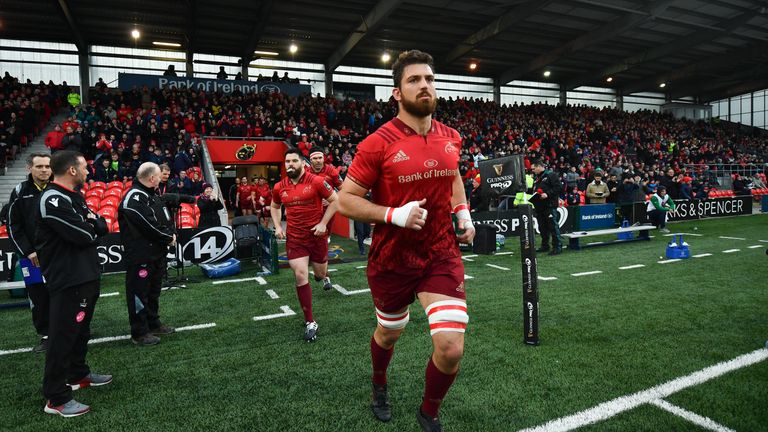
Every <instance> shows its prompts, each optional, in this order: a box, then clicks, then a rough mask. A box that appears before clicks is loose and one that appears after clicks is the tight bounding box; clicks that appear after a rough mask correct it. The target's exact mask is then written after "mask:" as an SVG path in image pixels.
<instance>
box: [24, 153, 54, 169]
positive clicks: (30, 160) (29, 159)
mask: <svg viewBox="0 0 768 432" xmlns="http://www.w3.org/2000/svg"><path fill="white" fill-rule="evenodd" d="M36 157H44V158H48V159H50V158H51V154H50V153H30V154H29V155H27V167H31V166H32V163H33V161H34V160H35V158H36Z"/></svg>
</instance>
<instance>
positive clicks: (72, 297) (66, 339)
mask: <svg viewBox="0 0 768 432" xmlns="http://www.w3.org/2000/svg"><path fill="white" fill-rule="evenodd" d="M99 285H100V282H99V281H98V280H95V281H92V282H87V283H84V284H81V285H77V286H74V287H70V288H66V289H64V290H55V291H53V292H51V305H50V306H51V315H50V329H49V332H48V350H47V351H46V353H45V374H44V376H43V395H44V396H45V398H46V399H48V400H50V401H51V404H52V405H54V406H55V405H62V404H65V403H67V402H69V401H70V400H71V399H72V389H71V388H70V387H69V386H67V383H73V382H77V381H79V380H80V379H82V378H84V377H85V376H86V375H88V374H89V373H90V372H91V371H90V369H89V368H88V365H87V364H86V363H85V355H86V353H88V340H89V339H90V338H91V319H92V318H93V311H94V309H95V308H96V300H98V299H99Z"/></svg>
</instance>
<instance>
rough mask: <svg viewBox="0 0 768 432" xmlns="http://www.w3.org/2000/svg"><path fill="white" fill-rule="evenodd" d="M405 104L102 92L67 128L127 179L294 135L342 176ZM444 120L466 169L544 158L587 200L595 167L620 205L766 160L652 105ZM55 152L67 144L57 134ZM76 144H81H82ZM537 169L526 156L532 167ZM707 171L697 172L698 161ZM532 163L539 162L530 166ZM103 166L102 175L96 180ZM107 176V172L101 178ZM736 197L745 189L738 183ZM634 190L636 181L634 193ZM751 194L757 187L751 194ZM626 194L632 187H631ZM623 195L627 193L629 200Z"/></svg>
mask: <svg viewBox="0 0 768 432" xmlns="http://www.w3.org/2000/svg"><path fill="white" fill-rule="evenodd" d="M396 110H397V108H396V104H395V103H394V102H393V101H392V100H390V101H387V102H374V101H362V102H361V101H341V100H336V99H333V98H323V97H319V96H317V97H316V96H311V95H304V96H299V97H291V96H287V95H284V94H280V93H258V94H243V93H239V92H235V93H232V94H229V95H225V94H221V93H205V92H198V91H194V90H186V89H149V88H135V89H133V90H131V91H127V92H121V91H119V90H114V89H109V88H107V87H106V86H99V87H97V88H96V91H95V93H94V94H93V97H92V98H91V103H90V105H88V106H83V107H77V108H75V109H74V111H73V113H72V116H71V117H70V118H69V119H68V120H67V122H65V124H64V125H62V127H63V128H64V129H65V131H64V133H66V128H68V127H72V130H73V132H74V133H75V136H79V139H80V140H81V141H82V143H81V144H80V149H81V151H82V152H83V153H84V154H85V155H86V157H88V158H89V159H94V160H97V163H96V164H95V166H96V167H99V164H98V159H100V158H104V157H107V158H110V159H111V160H112V161H113V163H112V164H111V167H112V168H114V171H115V172H114V173H112V172H111V171H110V172H109V173H108V174H107V175H111V176H114V177H116V178H117V179H122V178H125V177H127V178H131V177H133V176H134V175H135V169H136V167H137V166H138V164H140V163H141V162H143V161H153V162H156V163H167V164H169V165H170V166H171V167H172V174H173V176H178V173H179V172H180V171H186V170H188V169H189V168H190V167H192V166H195V165H196V164H197V162H198V158H199V156H198V155H199V153H198V151H199V144H200V141H199V137H200V136H202V135H211V136H242V137H267V136H272V137H276V138H280V139H286V140H288V141H289V142H291V143H292V144H294V145H296V146H297V147H298V148H299V149H300V150H301V151H302V153H303V154H304V155H305V156H307V157H308V156H309V150H310V149H311V148H312V147H315V146H320V147H323V148H325V149H326V152H327V154H326V156H325V161H326V163H329V164H332V165H334V166H335V167H337V168H338V171H339V174H340V175H341V176H342V177H344V176H345V173H346V168H347V167H348V166H349V165H350V164H351V162H352V159H353V157H354V155H355V148H356V145H357V144H358V143H359V142H360V141H361V140H362V139H363V138H365V137H366V136H368V135H369V134H370V133H372V132H373V131H375V130H376V129H377V128H378V127H379V126H380V125H381V124H383V123H385V122H386V121H388V120H389V119H391V118H393V117H394V115H395V114H396ZM436 119H437V120H439V121H441V122H443V123H445V124H446V125H449V126H451V127H453V128H456V129H457V130H458V131H459V132H460V133H461V135H462V137H463V140H464V145H463V147H462V157H461V160H462V165H461V172H462V174H463V175H464V177H465V179H466V180H467V181H468V182H471V180H472V179H473V178H474V177H475V176H476V174H477V172H476V171H475V169H474V162H476V161H477V160H481V159H483V158H493V157H497V156H503V155H506V154H512V153H523V154H526V155H527V158H526V161H530V160H533V159H536V158H541V159H543V160H544V161H545V162H546V163H547V164H548V165H549V166H550V167H552V168H553V169H554V170H556V171H557V172H559V173H560V174H561V176H562V180H563V184H565V185H567V189H566V190H564V191H563V194H562V198H563V199H567V192H573V190H574V188H576V190H577V191H580V192H581V193H582V195H583V194H584V192H585V191H586V190H587V186H588V185H589V184H590V183H591V181H592V179H593V178H594V174H595V173H596V172H600V171H603V172H604V173H605V174H604V175H603V182H605V183H606V184H607V186H608V188H609V191H610V192H611V193H610V194H609V195H608V196H607V197H606V199H607V201H608V202H618V200H619V199H620V198H619V196H620V193H619V191H620V189H621V188H620V186H621V185H622V184H623V183H632V184H635V185H637V186H638V189H639V190H640V192H637V193H636V194H635V195H636V198H638V199H639V198H640V196H643V197H644V196H645V195H647V194H650V193H652V192H653V191H654V189H655V186H656V185H659V184H664V185H665V186H667V188H668V190H669V191H670V195H672V196H673V197H674V198H687V197H696V196H706V194H707V193H708V191H709V188H710V187H717V186H718V185H717V184H716V180H715V178H714V176H712V175H711V174H710V173H709V167H713V168H714V166H716V165H717V166H722V165H728V164H730V165H736V166H739V165H740V166H746V165H748V164H763V163H765V155H766V154H768V139H767V138H766V136H765V135H764V134H763V135H755V134H752V133H746V132H743V131H742V130H741V129H739V128H738V126H732V125H729V124H720V123H719V122H718V121H716V120H715V121H713V122H701V121H699V122H693V121H689V120H681V119H675V118H674V117H672V116H671V115H664V114H660V113H657V112H653V111H649V110H646V111H638V112H634V113H629V112H624V111H619V110H617V109H612V108H602V109H601V108H594V107H588V106H574V105H567V106H555V105H549V104H530V105H518V104H513V105H498V104H494V103H492V102H487V101H482V100H477V99H451V98H448V99H441V100H440V101H439V103H438V108H437V112H436ZM52 141H53V145H52V146H51V147H52V148H54V149H55V148H56V147H55V145H56V143H58V146H59V147H62V146H65V144H63V143H62V141H64V142H66V135H65V137H64V138H62V140H61V141H56V140H52ZM75 142H77V139H75ZM526 164H528V162H526ZM694 164H695V165H696V166H697V167H698V168H697V169H691V168H690V166H691V165H694ZM527 168H529V167H527ZM96 171H98V170H96V169H95V170H94V176H96ZM99 175H100V176H103V174H102V173H99ZM734 187H738V188H740V190H737V191H736V192H737V193H738V192H742V193H743V192H744V191H745V190H746V184H745V183H744V182H739V181H734ZM629 189H632V190H634V187H632V188H627V190H629ZM747 193H748V191H747ZM625 195H626V191H625ZM622 199H628V198H626V197H623V198H622Z"/></svg>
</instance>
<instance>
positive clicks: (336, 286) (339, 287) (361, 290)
mask: <svg viewBox="0 0 768 432" xmlns="http://www.w3.org/2000/svg"><path fill="white" fill-rule="evenodd" d="M333 287H334V288H335V289H336V291H338V292H340V293H342V294H344V295H345V296H349V295H355V294H362V293H367V292H370V291H371V290H370V289H368V288H366V289H359V290H354V291H348V290H347V289H346V288H344V287H343V286H341V285H339V284H333Z"/></svg>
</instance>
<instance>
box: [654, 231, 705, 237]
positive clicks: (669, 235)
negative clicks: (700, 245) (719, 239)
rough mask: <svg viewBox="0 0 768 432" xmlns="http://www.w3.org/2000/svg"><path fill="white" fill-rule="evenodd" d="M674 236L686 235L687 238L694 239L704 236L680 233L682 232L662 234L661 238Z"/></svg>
mask: <svg viewBox="0 0 768 432" xmlns="http://www.w3.org/2000/svg"><path fill="white" fill-rule="evenodd" d="M675 235H687V236H694V237H704V234H694V233H682V232H681V233H669V234H664V235H663V237H672V236H675Z"/></svg>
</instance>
